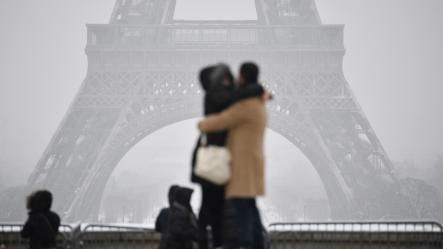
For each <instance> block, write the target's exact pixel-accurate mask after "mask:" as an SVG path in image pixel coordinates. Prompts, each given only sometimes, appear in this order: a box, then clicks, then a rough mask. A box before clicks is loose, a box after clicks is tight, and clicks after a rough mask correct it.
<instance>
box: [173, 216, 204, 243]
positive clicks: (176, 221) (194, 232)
mask: <svg viewBox="0 0 443 249" xmlns="http://www.w3.org/2000/svg"><path fill="white" fill-rule="evenodd" d="M196 224H197V223H195V224H193V222H192V221H191V217H190V214H188V213H186V212H180V211H179V212H173V213H171V219H170V220H169V226H168V228H169V229H168V230H169V232H170V234H171V235H172V237H174V238H180V239H185V240H189V239H191V240H196V239H197V238H198V227H197V226H196Z"/></svg>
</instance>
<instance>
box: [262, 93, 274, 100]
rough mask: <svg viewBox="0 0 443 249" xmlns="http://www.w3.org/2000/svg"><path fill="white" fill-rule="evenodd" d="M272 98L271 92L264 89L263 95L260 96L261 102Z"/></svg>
mask: <svg viewBox="0 0 443 249" xmlns="http://www.w3.org/2000/svg"><path fill="white" fill-rule="evenodd" d="M272 99H274V96H272V94H271V93H270V92H268V91H265V92H264V93H263V95H262V96H261V100H262V101H263V102H266V101H269V100H272Z"/></svg>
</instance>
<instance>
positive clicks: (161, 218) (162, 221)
mask: <svg viewBox="0 0 443 249" xmlns="http://www.w3.org/2000/svg"><path fill="white" fill-rule="evenodd" d="M178 188H179V186H178V185H172V186H171V187H170V188H169V191H168V203H169V207H167V208H163V209H162V210H161V211H160V214H159V215H158V216H157V219H156V221H155V231H157V232H159V233H163V232H164V231H165V230H166V229H167V225H168V220H169V214H170V213H171V207H172V204H174V200H175V196H174V195H175V191H176V190H177V189H178Z"/></svg>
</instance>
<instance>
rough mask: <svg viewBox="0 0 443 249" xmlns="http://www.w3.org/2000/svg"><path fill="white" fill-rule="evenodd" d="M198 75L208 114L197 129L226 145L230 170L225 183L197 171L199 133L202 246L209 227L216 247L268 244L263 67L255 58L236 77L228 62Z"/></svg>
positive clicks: (205, 245) (202, 247)
mask: <svg viewBox="0 0 443 249" xmlns="http://www.w3.org/2000/svg"><path fill="white" fill-rule="evenodd" d="M199 76H200V77H199V78H200V82H201V85H202V88H203V89H204V91H205V96H204V115H205V118H204V119H203V120H202V121H201V122H199V123H198V128H199V130H200V131H201V134H202V135H204V136H205V138H206V139H205V140H206V144H207V145H213V146H220V147H224V146H225V147H226V148H228V151H229V154H230V171H231V174H230V179H229V181H228V182H227V183H226V184H225V185H218V184H214V183H212V182H210V181H207V180H205V179H203V178H202V177H199V176H197V175H196V174H195V173H194V168H195V165H196V161H197V153H198V150H199V148H200V146H201V142H200V141H201V138H199V140H198V142H197V145H196V148H195V150H194V153H193V159H192V166H193V170H192V179H191V180H192V182H195V183H198V184H200V185H201V188H202V204H201V208H200V212H199V217H198V222H199V229H200V236H199V238H200V242H199V247H200V249H206V248H208V239H207V227H208V226H209V227H210V228H211V234H212V242H213V247H214V248H217V247H222V246H223V248H254V249H255V248H257V249H261V248H265V243H264V238H263V226H262V222H261V218H260V214H259V211H258V208H257V205H256V197H258V196H262V195H263V194H264V154H263V139H264V134H265V129H266V122H267V115H266V108H265V102H266V100H267V99H269V98H270V97H269V96H270V95H269V94H267V93H266V92H265V90H264V88H263V87H262V86H261V85H260V84H259V83H258V76H259V68H258V66H257V65H256V64H254V63H249V62H248V63H244V64H242V65H241V67H240V72H239V77H238V79H237V80H235V79H234V76H233V74H232V73H231V71H230V69H229V67H228V66H226V65H224V64H219V65H215V66H209V67H206V68H204V69H203V70H202V71H201V72H200V75H199Z"/></svg>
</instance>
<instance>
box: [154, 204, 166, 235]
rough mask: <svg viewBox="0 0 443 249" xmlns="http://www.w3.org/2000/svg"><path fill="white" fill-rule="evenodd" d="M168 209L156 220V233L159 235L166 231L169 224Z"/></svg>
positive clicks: (161, 212) (163, 210)
mask: <svg viewBox="0 0 443 249" xmlns="http://www.w3.org/2000/svg"><path fill="white" fill-rule="evenodd" d="M168 212H169V211H168V209H166V208H164V209H162V210H161V211H160V214H159V215H158V216H157V219H156V220H155V231H157V232H159V233H163V232H164V230H165V227H166V226H167V223H168V215H169V214H168Z"/></svg>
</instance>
